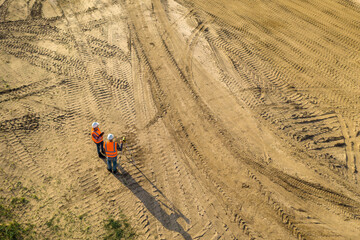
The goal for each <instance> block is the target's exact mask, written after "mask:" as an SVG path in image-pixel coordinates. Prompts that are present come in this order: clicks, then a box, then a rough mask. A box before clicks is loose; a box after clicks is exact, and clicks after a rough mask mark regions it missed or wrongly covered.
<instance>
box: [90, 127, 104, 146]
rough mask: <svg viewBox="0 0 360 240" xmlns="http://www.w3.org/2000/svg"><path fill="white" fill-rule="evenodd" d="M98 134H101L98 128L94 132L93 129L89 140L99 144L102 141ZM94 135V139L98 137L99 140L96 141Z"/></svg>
mask: <svg viewBox="0 0 360 240" xmlns="http://www.w3.org/2000/svg"><path fill="white" fill-rule="evenodd" d="M100 133H101V131H100V128H98V129H97V130H96V131H95V130H94V128H93V129H92V131H91V138H92V140H93V141H94V143H101V142H102V141H103V137H102V136H100ZM94 135H95V136H96V137H99V136H100V138H99V140H96V138H94Z"/></svg>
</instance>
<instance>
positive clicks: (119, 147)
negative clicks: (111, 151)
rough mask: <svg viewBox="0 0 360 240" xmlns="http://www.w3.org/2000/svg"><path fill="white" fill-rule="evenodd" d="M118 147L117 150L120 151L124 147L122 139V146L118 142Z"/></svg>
mask: <svg viewBox="0 0 360 240" xmlns="http://www.w3.org/2000/svg"><path fill="white" fill-rule="evenodd" d="M116 148H117V150H118V151H122V148H123V142H122V141H120V146H119V144H116Z"/></svg>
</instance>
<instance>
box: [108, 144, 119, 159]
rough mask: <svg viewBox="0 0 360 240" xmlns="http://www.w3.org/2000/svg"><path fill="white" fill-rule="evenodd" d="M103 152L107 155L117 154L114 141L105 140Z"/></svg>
mask: <svg viewBox="0 0 360 240" xmlns="http://www.w3.org/2000/svg"><path fill="white" fill-rule="evenodd" d="M111 143H112V144H111ZM105 153H106V156H107V157H116V156H117V149H116V142H106V143H105Z"/></svg>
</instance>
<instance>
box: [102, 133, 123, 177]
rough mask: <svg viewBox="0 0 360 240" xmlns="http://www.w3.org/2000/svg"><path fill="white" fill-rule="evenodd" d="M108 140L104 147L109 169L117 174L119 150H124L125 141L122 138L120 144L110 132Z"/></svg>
mask: <svg viewBox="0 0 360 240" xmlns="http://www.w3.org/2000/svg"><path fill="white" fill-rule="evenodd" d="M107 138H108V140H109V141H107V142H105V143H104V149H105V154H106V159H107V170H108V171H109V172H112V173H114V174H117V173H118V171H117V168H116V161H117V151H122V147H123V141H122V140H120V146H119V144H118V143H117V142H114V135H112V134H109V135H108V136H107ZM111 163H112V168H111Z"/></svg>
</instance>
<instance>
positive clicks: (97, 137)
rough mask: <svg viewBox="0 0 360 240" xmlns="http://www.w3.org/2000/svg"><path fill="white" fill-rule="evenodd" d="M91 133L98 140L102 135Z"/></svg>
mask: <svg viewBox="0 0 360 240" xmlns="http://www.w3.org/2000/svg"><path fill="white" fill-rule="evenodd" d="M92 135H93V137H94V138H95V139H96V140H100V139H101V137H102V135H101V134H100V136H96V134H95V133H93V134H92Z"/></svg>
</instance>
